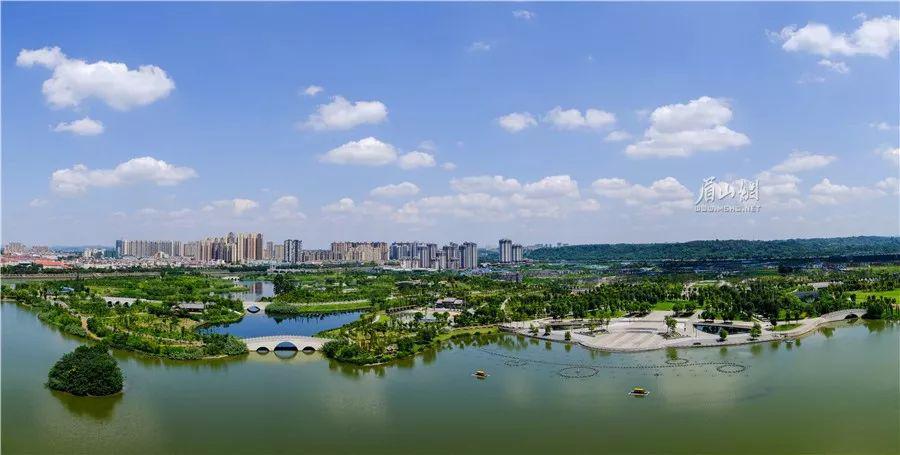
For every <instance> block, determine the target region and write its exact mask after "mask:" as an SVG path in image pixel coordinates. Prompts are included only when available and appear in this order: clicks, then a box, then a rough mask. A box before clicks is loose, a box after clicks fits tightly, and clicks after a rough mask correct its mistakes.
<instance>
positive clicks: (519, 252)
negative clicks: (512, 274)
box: [512, 244, 525, 262]
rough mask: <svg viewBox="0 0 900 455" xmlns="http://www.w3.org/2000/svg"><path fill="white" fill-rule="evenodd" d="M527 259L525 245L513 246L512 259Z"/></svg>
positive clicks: (519, 260) (517, 260) (515, 260)
mask: <svg viewBox="0 0 900 455" xmlns="http://www.w3.org/2000/svg"><path fill="white" fill-rule="evenodd" d="M524 260H525V247H523V246H522V245H518V244H516V245H513V246H512V261H513V262H522V261H524Z"/></svg>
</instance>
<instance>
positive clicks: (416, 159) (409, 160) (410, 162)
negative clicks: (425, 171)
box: [397, 151, 437, 169]
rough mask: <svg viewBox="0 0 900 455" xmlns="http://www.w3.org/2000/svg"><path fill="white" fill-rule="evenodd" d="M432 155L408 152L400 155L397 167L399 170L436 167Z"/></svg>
mask: <svg viewBox="0 0 900 455" xmlns="http://www.w3.org/2000/svg"><path fill="white" fill-rule="evenodd" d="M436 164H437V163H436V161H435V160H434V155H432V154H430V153H425V152H418V151H415V152H409V153H404V154H403V155H400V158H399V159H398V160H397V165H398V166H400V168H401V169H417V168H420V167H434V166H435V165H436Z"/></svg>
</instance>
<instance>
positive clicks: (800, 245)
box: [526, 237, 900, 261]
mask: <svg viewBox="0 0 900 455" xmlns="http://www.w3.org/2000/svg"><path fill="white" fill-rule="evenodd" d="M881 254H900V237H836V238H825V239H790V240H696V241H692V242H684V243H643V244H635V243H616V244H596V245H571V246H563V247H557V248H539V249H536V250H532V251H530V252H528V253H526V257H528V258H530V259H535V260H544V261H558V260H570V261H604V260H634V261H639V260H654V259H673V260H704V259H786V258H809V257H829V256H863V255H881Z"/></svg>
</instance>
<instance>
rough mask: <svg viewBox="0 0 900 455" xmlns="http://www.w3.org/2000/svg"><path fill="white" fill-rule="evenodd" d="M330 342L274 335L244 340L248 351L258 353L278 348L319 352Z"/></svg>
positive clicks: (295, 336) (319, 339)
mask: <svg viewBox="0 0 900 455" xmlns="http://www.w3.org/2000/svg"><path fill="white" fill-rule="evenodd" d="M328 341H329V340H327V339H325V338H316V337H306V336H300V335H272V336H265V337H253V338H244V343H245V344H246V345H247V350H249V351H257V352H269V351H274V350H275V348H276V347H278V346H281V347H285V346H287V347H288V349H290V348H291V347H293V348H296V349H297V350H298V351H318V350H321V349H322V346H324V345H325V343H327V342H328Z"/></svg>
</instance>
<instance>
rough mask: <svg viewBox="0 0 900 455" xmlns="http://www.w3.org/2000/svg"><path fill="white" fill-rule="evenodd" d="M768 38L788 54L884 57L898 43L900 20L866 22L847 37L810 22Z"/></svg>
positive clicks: (788, 28) (889, 17) (785, 29)
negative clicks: (777, 43) (775, 41)
mask: <svg viewBox="0 0 900 455" xmlns="http://www.w3.org/2000/svg"><path fill="white" fill-rule="evenodd" d="M771 36H772V37H773V38H775V39H777V40H779V41H783V44H782V46H781V47H782V49H784V50H785V51H788V52H807V53H810V54H816V55H821V56H824V57H829V56H832V55H845V56H853V55H874V56H877V57H881V58H887V56H888V55H890V53H891V51H893V50H894V48H895V47H896V46H897V43H898V42H900V20H897V19H896V18H894V17H893V16H884V17H877V18H872V19H868V20H866V21H864V22H863V23H862V24H860V26H859V28H857V29H856V30H854V31H853V32H852V33H850V34H847V33H834V32H832V31H831V28H830V27H828V26H827V25H825V24H818V23H814V22H810V23H808V24H807V25H806V26H804V27H802V28H797V27H796V26H793V25H791V26H787V27H785V28H783V29H782V30H781V31H780V32H778V33H774V34H771Z"/></svg>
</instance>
